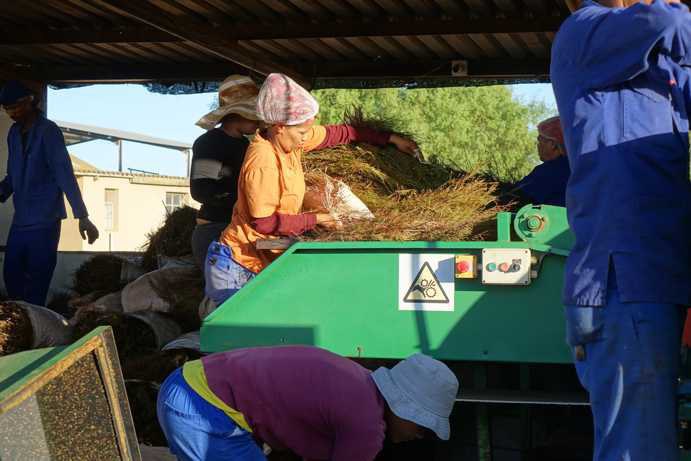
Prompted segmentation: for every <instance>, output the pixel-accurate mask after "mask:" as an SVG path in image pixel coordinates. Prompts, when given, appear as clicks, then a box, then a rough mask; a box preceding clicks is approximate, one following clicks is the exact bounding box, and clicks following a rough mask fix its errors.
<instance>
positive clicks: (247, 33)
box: [227, 16, 565, 40]
mask: <svg viewBox="0 0 691 461" xmlns="http://www.w3.org/2000/svg"><path fill="white" fill-rule="evenodd" d="M564 19H565V18H563V17H560V16H548V17H539V18H533V19H530V20H526V19H525V18H510V19H496V18H378V19H377V20H376V21H374V20H369V21H367V20H359V21H353V20H349V21H338V22H304V23H300V24H295V23H289V22H280V23H274V24H270V25H266V24H257V23H243V24H235V25H234V26H233V27H232V28H231V29H229V30H228V31H227V33H228V35H227V36H229V37H232V38H233V39H235V40H273V39H282V38H283V39H296V38H343V37H387V36H396V35H408V36H409V35H463V34H512V33H523V32H537V33H539V32H556V31H557V30H558V29H559V26H560V25H561V23H562V22H563V20H564Z"/></svg>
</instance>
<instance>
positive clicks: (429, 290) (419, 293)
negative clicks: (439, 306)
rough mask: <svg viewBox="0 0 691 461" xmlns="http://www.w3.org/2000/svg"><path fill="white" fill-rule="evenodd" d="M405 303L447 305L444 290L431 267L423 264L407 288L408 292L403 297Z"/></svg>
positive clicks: (447, 300)
mask: <svg viewBox="0 0 691 461" xmlns="http://www.w3.org/2000/svg"><path fill="white" fill-rule="evenodd" d="M403 301H404V302H407V303H448V302H449V297H448V296H446V293H445V292H444V288H442V286H441V283H439V279H438V278H437V276H436V274H435V273H434V271H433V270H432V267H431V266H430V265H429V263H428V262H425V263H424V264H423V265H422V267H421V268H420V272H418V273H417V275H416V276H415V278H414V279H413V284H412V285H411V286H410V288H408V292H407V293H406V295H405V296H404V297H403Z"/></svg>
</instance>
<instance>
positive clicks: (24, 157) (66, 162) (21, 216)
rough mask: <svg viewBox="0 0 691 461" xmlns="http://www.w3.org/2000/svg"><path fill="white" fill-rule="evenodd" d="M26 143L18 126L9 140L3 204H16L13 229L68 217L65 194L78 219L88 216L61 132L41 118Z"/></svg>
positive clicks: (1, 195) (1, 193) (0, 186)
mask: <svg viewBox="0 0 691 461" xmlns="http://www.w3.org/2000/svg"><path fill="white" fill-rule="evenodd" d="M26 141H27V142H26V144H27V145H26V147H24V146H23V143H22V132H21V126H20V125H19V124H18V123H15V124H14V125H12V127H11V128H10V132H9V134H8V136H7V146H8V150H9V154H8V157H7V176H6V177H5V179H4V180H3V181H2V182H0V201H2V202H4V201H5V200H7V199H8V198H9V197H10V196H12V198H13V203H14V218H13V220H12V225H13V226H15V227H21V228H32V229H37V228H40V227H43V226H49V225H51V224H54V223H55V222H56V221H58V220H61V219H64V218H66V217H67V213H66V210H65V201H64V199H63V195H62V194H63V193H64V194H65V195H66V196H67V200H68V201H69V202H70V206H71V207H72V213H73V214H74V217H75V218H82V217H85V216H87V214H88V213H87V211H86V206H85V205H84V201H83V200H82V194H81V192H80V191H79V186H78V185H77V180H76V178H75V177H74V171H73V169H72V162H71V161H70V157H69V155H68V153H67V149H66V148H65V139H64V138H63V136H62V132H61V131H60V128H58V126H57V125H56V124H55V123H53V122H52V121H50V120H48V119H47V118H45V117H44V116H43V115H39V116H38V118H37V119H36V120H35V121H34V124H33V125H32V126H31V128H30V129H29V131H28V133H27V135H26Z"/></svg>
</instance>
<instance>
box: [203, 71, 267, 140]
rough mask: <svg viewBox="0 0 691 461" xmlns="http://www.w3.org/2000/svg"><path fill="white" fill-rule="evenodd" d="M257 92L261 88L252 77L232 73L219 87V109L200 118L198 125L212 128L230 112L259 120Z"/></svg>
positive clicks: (206, 128) (208, 128)
mask: <svg viewBox="0 0 691 461" xmlns="http://www.w3.org/2000/svg"><path fill="white" fill-rule="evenodd" d="M257 94H259V88H258V87H257V85H256V83H254V81H252V79H251V78H249V77H246V76H244V75H231V76H230V77H228V78H226V79H225V80H223V83H221V86H220V87H219V88H218V109H216V110H214V111H212V112H209V113H208V114H206V115H205V116H203V117H202V118H200V119H199V121H198V122H197V126H200V127H202V128H204V129H205V130H211V129H212V128H214V127H215V126H216V125H218V124H219V123H220V122H221V120H223V117H225V116H226V115H230V114H237V115H240V116H242V117H245V118H246V119H249V120H259V117H258V116H257Z"/></svg>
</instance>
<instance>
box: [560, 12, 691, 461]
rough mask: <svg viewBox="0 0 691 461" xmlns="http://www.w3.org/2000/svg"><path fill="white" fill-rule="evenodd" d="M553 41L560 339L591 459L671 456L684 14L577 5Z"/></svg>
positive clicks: (688, 224) (688, 206)
mask: <svg viewBox="0 0 691 461" xmlns="http://www.w3.org/2000/svg"><path fill="white" fill-rule="evenodd" d="M571 3H572V5H570V6H572V7H573V8H572V9H573V10H575V11H574V12H573V14H572V15H571V17H569V18H568V19H567V20H566V21H565V22H564V24H563V25H562V27H561V29H560V30H559V32H558V34H557V36H556V38H555V42H554V46H553V49H552V68H551V78H552V84H553V87H554V92H555V96H556V99H557V106H558V108H559V114H560V116H561V122H562V128H563V130H564V138H565V142H566V151H567V153H568V157H569V162H570V166H571V176H570V178H569V183H568V185H567V190H566V208H567V212H568V217H569V224H570V226H571V229H572V230H573V232H574V234H575V237H576V242H575V245H574V247H573V249H572V251H571V254H570V255H569V258H568V260H567V264H566V274H565V286H564V304H565V305H566V326H567V340H568V342H569V344H570V345H571V346H572V347H573V351H574V360H575V365H576V371H577V372H578V376H579V378H580V380H581V383H582V384H583V386H584V387H585V388H586V389H587V390H588V392H589V394H590V401H591V408H592V412H593V420H594V425H595V440H594V442H595V447H594V449H595V454H594V459H595V460H598V461H599V460H633V461H635V460H641V461H650V460H656V461H667V460H676V459H678V457H679V454H678V448H677V446H678V445H677V430H676V424H677V423H676V389H677V377H678V374H679V348H680V332H681V326H682V308H681V306H685V305H689V301H691V299H690V298H691V293H690V290H691V246H690V243H689V236H690V235H691V186H690V185H689V140H688V139H689V138H688V135H689V133H688V131H689V120H688V110H689V108H690V107H691V106H690V102H691V98H689V95H690V93H689V90H690V88H689V74H688V70H687V67H686V66H688V65H689V64H691V15H690V14H689V12H688V8H687V7H686V6H684V5H682V4H680V3H679V2H678V1H671V0H666V1H665V0H654V1H652V2H651V1H650V0H648V1H644V2H643V1H642V2H637V1H632V0H601V1H599V2H596V1H592V0H584V1H583V2H578V1H575V2H571Z"/></svg>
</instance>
